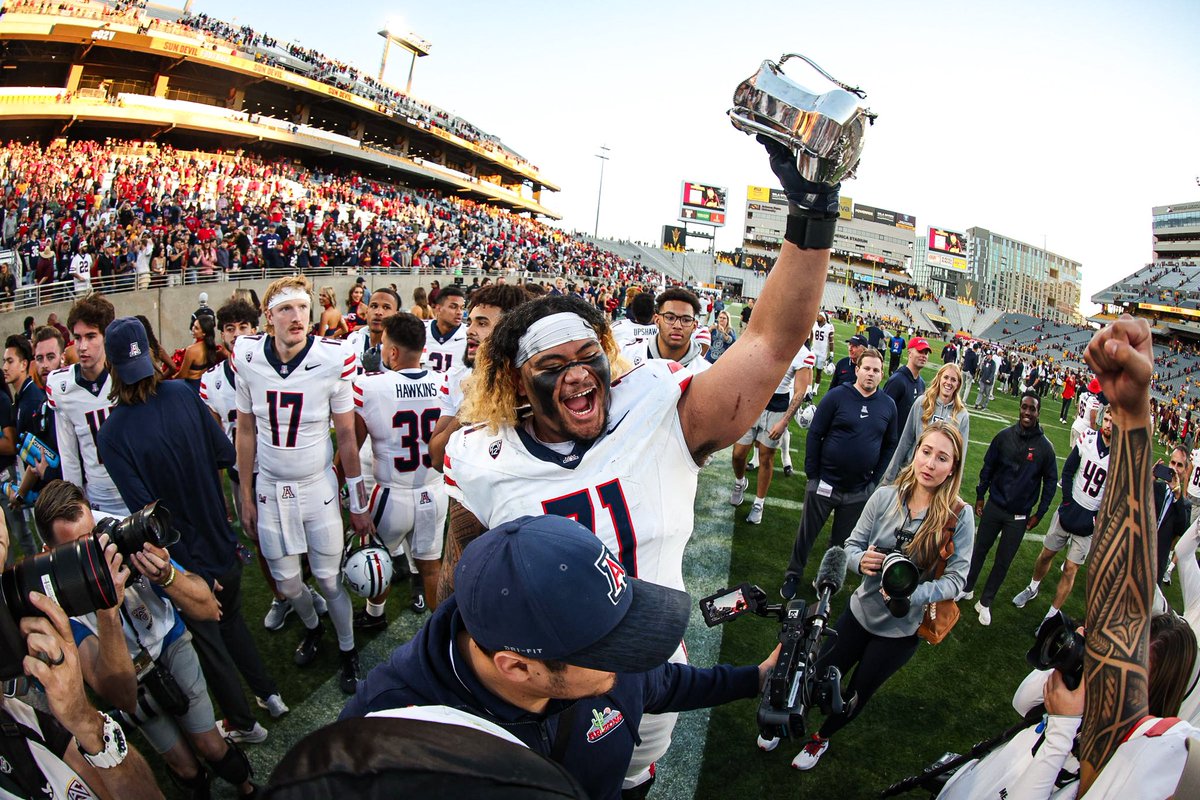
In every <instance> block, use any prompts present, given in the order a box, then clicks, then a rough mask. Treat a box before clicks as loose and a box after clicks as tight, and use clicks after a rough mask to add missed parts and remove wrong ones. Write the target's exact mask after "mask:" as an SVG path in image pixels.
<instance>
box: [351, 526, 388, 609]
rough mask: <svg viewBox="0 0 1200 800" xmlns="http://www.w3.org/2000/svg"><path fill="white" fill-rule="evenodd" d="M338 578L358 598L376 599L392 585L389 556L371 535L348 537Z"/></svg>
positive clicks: (381, 544) (384, 548) (352, 535)
mask: <svg viewBox="0 0 1200 800" xmlns="http://www.w3.org/2000/svg"><path fill="white" fill-rule="evenodd" d="M342 577H343V578H345V580H346V585H347V586H349V587H350V591H352V592H354V593H355V594H356V595H358V596H359V597H367V598H370V597H376V596H378V595H379V594H380V593H382V592H383V590H384V589H386V588H387V587H388V586H391V584H392V555H391V553H389V552H388V551H387V548H386V547H384V546H383V543H382V542H380V541H379V540H378V539H376V538H375V537H374V536H372V537H370V538H367V539H364V538H362V537H360V536H357V535H354V534H351V536H350V541H349V542H347V544H346V551H345V554H344V555H343V557H342Z"/></svg>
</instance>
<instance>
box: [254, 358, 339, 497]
mask: <svg viewBox="0 0 1200 800" xmlns="http://www.w3.org/2000/svg"><path fill="white" fill-rule="evenodd" d="M231 360H232V361H233V369H234V372H235V373H236V374H237V410H238V411H240V412H242V413H244V414H253V415H254V418H255V422H256V424H257V427H258V435H257V443H258V446H257V448H256V453H257V456H258V470H259V473H260V474H261V475H262V476H263V478H264V479H265V480H266V481H267V482H270V483H274V482H277V481H307V480H312V479H314V478H316V477H318V476H320V475H321V474H322V473H323V472H325V471H326V470H328V469H329V467H330V465H331V464H332V463H333V442H332V440H331V439H330V436H329V427H330V424H331V422H332V420H331V418H330V415H331V414H338V413H345V412H347V411H353V410H354V400H353V392H352V391H351V389H350V387H351V381H352V380H353V378H354V374H355V371H356V369H357V368H356V366H355V358H354V354H353V353H351V352H349V350H348V349H347V348H346V347H345V344H344V343H343V342H341V341H339V340H337V339H322V338H318V337H316V336H309V337H308V344H307V345H306V346H305V348H304V350H302V351H301V352H300V354H299V355H298V356H296V357H295V358H294V359H292V360H291V361H290V362H288V363H286V364H284V363H282V362H280V361H279V354H278V353H277V352H276V350H275V339H274V338H273V337H271V336H268V335H265V334H258V335H255V336H242V337H239V338H238V340H237V343H236V344H234V346H233V358H232V359H231Z"/></svg>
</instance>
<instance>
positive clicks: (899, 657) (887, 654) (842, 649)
mask: <svg viewBox="0 0 1200 800" xmlns="http://www.w3.org/2000/svg"><path fill="white" fill-rule="evenodd" d="M833 627H834V630H836V631H837V633H838V635H837V636H836V637H834V638H833V639H829V640H827V641H826V643H825V648H824V649H823V650H822V651H821V656H820V658H818V659H817V667H816V669H817V674H818V675H820V674H822V673H823V672H824V671H825V668H826V667H829V666H834V667H837V668H838V669H839V670H841V672H842V675H843V677H844V676H845V675H846V673H847V672H849V671H850V668H851V667H853V668H854V675H853V676H852V677H851V678H850V685H849V686H847V687H846V688H845V689H844V690H843V692H842V697H843V699H845V700H847V701H849V700H850V699H851V698H854V705H853V707H852V708H850V710H849V713H846V714H833V715H831V716H829V717H828V718H826V720H825V722H824V723H823V724H822V725H821V729H820V731H818V733H819V734H820V735H821V738H822V739H828V738H829V737H830V736H833V735H834V734H835V733H837V732H838V731H840V730H841V729H842V728H844V727H846V725H847V724H849V722H850V721H851V720H852V719H854V718H855V717H857V716H858V715H859V714H861V713H862V710H863V706H865V705H866V704H867V701H868V700H870V699H871V696H872V695H874V694H875V692H876V691H877V690H878V689H879V687H880V686H883V684H884V683H886V682H887V679H888V678H890V677H892V676H893V675H895V674H896V673H897V672H898V671H899V670H900V668H901V667H903V666H904V665H905V664H907V663H908V661H909V659H910V658H912V657H913V654H914V653H916V652H917V645H918V644H920V640H919V639H918V638H917V635H916V634H915V633H914V634H913V635H911V636H902V637H899V638H895V639H893V638H891V637H888V636H876V635H875V634H873V633H871V632H870V631H868V630H867V629H866V628H864V627H863V626H862V625H861V624H859V621H858V619H857V618H856V617H855V616H854V612H853V611H851V610H850V604H849V603H847V604H846V608H845V609H844V610H843V611H842V615H841V616H840V617H838V621H837V622H836V623H835V624H834V626H833Z"/></svg>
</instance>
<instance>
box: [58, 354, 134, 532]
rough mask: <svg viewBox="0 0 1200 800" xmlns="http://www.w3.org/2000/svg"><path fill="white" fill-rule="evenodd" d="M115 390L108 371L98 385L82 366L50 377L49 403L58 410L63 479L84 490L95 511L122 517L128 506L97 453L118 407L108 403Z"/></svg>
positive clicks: (75, 365) (60, 371)
mask: <svg viewBox="0 0 1200 800" xmlns="http://www.w3.org/2000/svg"><path fill="white" fill-rule="evenodd" d="M111 389H112V381H111V380H109V377H108V370H107V369H105V370H104V372H102V373H100V377H99V378H98V379H97V380H94V381H89V380H87V379H86V378H84V377H83V369H82V368H81V367H80V366H79V365H78V364H72V365H71V366H69V367H64V368H62V369H57V370H55V371H54V372H51V373H50V374H49V375H47V376H46V399H47V401H49V403H50V407H51V408H52V409H54V420H55V426H56V430H57V434H58V453H59V458H61V459H62V472H63V479H64V480H67V481H70V482H71V483H73V484H75V485H76V486H80V487H82V488H83V489H84V490H85V492H86V494H87V498H88V502H89V503H91V505H92V508H94V509H96V510H98V511H111V512H113V513H118V512H120V511H121V510H122V509H124V508H125V503H124V501H122V500H121V494H120V493H119V492H118V491H117V487H116V485H115V484H114V483H113V482H112V478H110V477H109V476H108V470H107V469H105V468H104V465H103V464H102V463H101V462H100V453H99V451H98V450H97V449H96V436H97V434H99V432H100V426H101V425H103V424H104V420H106V419H108V415H109V412H111V411H112V408H113V405H114V404H113V403H112V402H111V401H110V400H109V399H108V393H109V391H110V390H111Z"/></svg>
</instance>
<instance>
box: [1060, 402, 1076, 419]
mask: <svg viewBox="0 0 1200 800" xmlns="http://www.w3.org/2000/svg"><path fill="white" fill-rule="evenodd" d="M1074 399H1075V398H1073V397H1064V398H1063V407H1062V411H1060V412H1059V414H1058V418H1059V419H1066V418H1067V412H1068V411H1070V410H1071V401H1072V400H1074Z"/></svg>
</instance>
